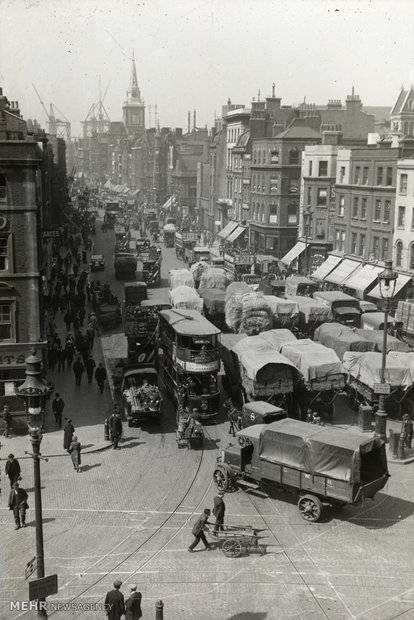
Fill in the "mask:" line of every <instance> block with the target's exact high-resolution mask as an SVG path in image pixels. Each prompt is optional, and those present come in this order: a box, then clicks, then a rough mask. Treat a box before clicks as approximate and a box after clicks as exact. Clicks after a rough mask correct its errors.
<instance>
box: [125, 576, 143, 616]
mask: <svg viewBox="0 0 414 620" xmlns="http://www.w3.org/2000/svg"><path fill="white" fill-rule="evenodd" d="M129 587H130V588H131V596H130V597H129V599H128V600H127V601H126V603H125V620H139V619H140V618H142V611H141V599H142V594H141V592H137V586H136V585H135V584H131V585H130V586H129Z"/></svg>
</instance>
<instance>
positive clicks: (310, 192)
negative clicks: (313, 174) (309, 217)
mask: <svg viewBox="0 0 414 620" xmlns="http://www.w3.org/2000/svg"><path fill="white" fill-rule="evenodd" d="M311 204H312V188H311V187H308V205H311Z"/></svg>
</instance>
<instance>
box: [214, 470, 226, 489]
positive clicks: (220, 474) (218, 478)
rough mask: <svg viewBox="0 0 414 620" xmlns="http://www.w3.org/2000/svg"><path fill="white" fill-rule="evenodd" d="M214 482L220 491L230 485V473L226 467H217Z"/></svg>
mask: <svg viewBox="0 0 414 620" xmlns="http://www.w3.org/2000/svg"><path fill="white" fill-rule="evenodd" d="M213 478H214V482H215V483H216V486H217V488H218V489H219V490H220V491H226V490H227V488H228V486H229V474H228V472H227V471H226V470H225V469H222V468H220V469H216V470H215V472H214V474H213Z"/></svg>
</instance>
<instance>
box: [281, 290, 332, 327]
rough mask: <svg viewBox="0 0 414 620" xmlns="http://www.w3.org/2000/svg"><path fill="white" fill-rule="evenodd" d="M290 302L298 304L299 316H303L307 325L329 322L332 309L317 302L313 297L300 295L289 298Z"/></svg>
mask: <svg viewBox="0 0 414 620" xmlns="http://www.w3.org/2000/svg"><path fill="white" fill-rule="evenodd" d="M289 300H290V301H295V302H296V303H297V304H298V308H299V314H300V315H302V320H303V321H304V322H305V323H310V322H311V321H317V320H319V321H327V320H328V315H329V313H330V308H329V307H328V306H325V305H324V304H322V303H321V302H320V301H316V300H315V299H312V298H311V297H301V296H300V295H293V296H291V297H289Z"/></svg>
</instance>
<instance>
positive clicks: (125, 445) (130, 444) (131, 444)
mask: <svg viewBox="0 0 414 620" xmlns="http://www.w3.org/2000/svg"><path fill="white" fill-rule="evenodd" d="M144 443H147V442H146V441H131V443H129V444H125V443H124V441H122V442H121V443H120V444H119V446H118V448H119V449H120V450H125V449H128V448H135V447H136V446H140V445H142V444H144Z"/></svg>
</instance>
